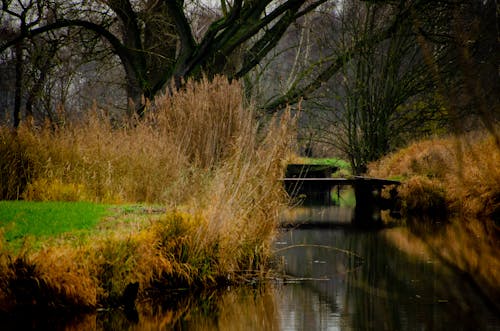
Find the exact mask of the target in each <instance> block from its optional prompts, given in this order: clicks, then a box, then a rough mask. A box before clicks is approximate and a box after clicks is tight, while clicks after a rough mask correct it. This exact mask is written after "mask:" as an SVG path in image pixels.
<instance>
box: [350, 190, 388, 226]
mask: <svg viewBox="0 0 500 331" xmlns="http://www.w3.org/2000/svg"><path fill="white" fill-rule="evenodd" d="M353 187H354V195H355V197H356V207H355V208H354V219H353V223H355V224H357V225H359V226H375V225H379V224H380V222H381V220H382V217H381V215H380V208H379V205H378V200H379V195H380V188H376V187H374V186H373V185H372V184H370V183H367V182H364V181H363V180H358V181H357V182H356V183H355V184H353Z"/></svg>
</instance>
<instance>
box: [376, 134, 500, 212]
mask: <svg viewBox="0 0 500 331" xmlns="http://www.w3.org/2000/svg"><path fill="white" fill-rule="evenodd" d="M499 161H500V150H499V148H498V146H497V145H496V144H495V140H494V137H492V136H491V135H490V134H488V133H483V134H480V133H474V134H469V135H467V136H462V137H452V138H441V139H431V140H426V141H420V142H417V143H415V144H412V145H410V146H409V147H407V148H405V149H402V150H400V151H398V152H396V153H394V154H393V155H390V156H388V157H386V158H384V159H382V160H380V161H378V162H375V163H373V164H372V165H371V166H370V172H369V173H370V175H373V176H381V177H397V178H402V179H403V182H404V183H403V185H402V186H401V188H400V193H401V196H402V198H403V200H405V201H406V203H407V207H408V208H409V210H410V211H411V210H414V211H417V212H426V211H429V210H431V211H437V210H439V209H444V210H447V211H449V212H451V213H454V214H461V215H465V216H468V217H491V216H492V215H495V214H496V213H499V211H500V167H498V164H499Z"/></svg>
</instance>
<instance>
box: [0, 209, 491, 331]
mask: <svg viewBox="0 0 500 331" xmlns="http://www.w3.org/2000/svg"><path fill="white" fill-rule="evenodd" d="M351 212H352V211H351V210H349V209H348V208H339V207H328V208H318V207H316V209H303V208H302V209H297V210H296V211H295V212H294V214H293V218H294V220H295V221H297V220H299V222H302V221H304V220H311V219H314V220H315V221H316V222H314V224H310V225H309V226H307V227H293V226H292V227H290V228H288V229H283V230H281V231H280V233H279V234H278V236H277V238H276V241H275V244H274V245H275V246H274V247H275V251H276V253H275V261H276V262H275V270H276V272H275V274H274V275H273V276H272V277H270V278H269V280H268V281H266V282H264V283H254V284H253V283H251V284H249V285H248V286H243V287H235V288H232V287H228V288H226V289H222V290H220V291H217V292H211V293H199V294H197V295H194V296H178V295H175V294H174V295H171V296H169V297H167V298H164V299H163V300H162V302H143V303H141V304H140V305H139V306H138V311H137V312H125V311H123V310H113V311H102V312H99V313H98V314H93V315H85V316H82V317H78V318H71V319H70V320H67V319H65V318H63V317H62V316H55V317H49V316H43V317H41V318H36V319H29V318H28V319H27V318H24V317H23V318H21V319H18V320H14V321H13V320H10V321H9V322H8V323H7V324H4V325H3V326H2V330H8V329H13V330H14V329H15V330H20V329H51V330H290V331H292V330H306V331H314V330H454V331H457V330H500V316H498V314H497V312H495V311H493V310H492V309H491V308H490V306H489V305H488V304H487V303H486V302H484V300H483V299H482V298H481V296H480V295H478V293H477V291H475V290H474V287H473V286H472V285H471V284H470V283H469V282H468V281H467V278H466V277H463V276H462V275H459V274H457V273H455V272H453V271H452V270H450V269H448V268H447V267H445V266H444V265H443V264H441V263H440V262H439V260H438V259H436V258H434V257H433V256H432V255H430V254H429V253H428V252H426V250H425V245H423V244H422V243H421V242H420V241H419V240H418V239H417V238H415V237H413V236H412V235H411V234H410V233H409V231H408V230H407V229H406V228H404V227H392V228H386V229H381V230H380V229H379V230H359V229H356V228H354V227H352V226H350V223H349V218H350V217H351ZM286 217H287V218H291V217H292V216H291V214H287V215H286ZM177 297H183V299H182V300H180V301H178V300H176V298H177Z"/></svg>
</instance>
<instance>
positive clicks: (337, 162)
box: [297, 157, 351, 177]
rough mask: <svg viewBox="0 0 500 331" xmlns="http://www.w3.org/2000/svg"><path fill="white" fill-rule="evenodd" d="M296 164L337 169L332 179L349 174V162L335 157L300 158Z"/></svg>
mask: <svg viewBox="0 0 500 331" xmlns="http://www.w3.org/2000/svg"><path fill="white" fill-rule="evenodd" d="M297 163H302V164H316V165H327V166H335V167H338V168H339V170H338V171H337V173H336V174H334V177H345V176H347V175H350V174H351V165H350V164H349V162H347V161H345V160H342V159H339V158H335V157H331V158H313V157H300V158H298V160H297Z"/></svg>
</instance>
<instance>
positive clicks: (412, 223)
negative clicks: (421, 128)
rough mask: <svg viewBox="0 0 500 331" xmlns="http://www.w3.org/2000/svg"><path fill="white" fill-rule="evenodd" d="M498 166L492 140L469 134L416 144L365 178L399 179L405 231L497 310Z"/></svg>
mask: <svg viewBox="0 0 500 331" xmlns="http://www.w3.org/2000/svg"><path fill="white" fill-rule="evenodd" d="M496 134H497V135H498V134H499V133H498V131H497V132H496ZM498 164H500V146H499V145H498V143H497V141H496V140H495V138H494V136H492V135H491V134H490V133H474V134H468V135H466V136H462V137H449V138H436V139H430V140H425V141H419V142H416V143H414V144H412V145H410V146H408V147H407V148H404V149H402V150H400V151H397V152H396V153H394V154H392V155H389V156H387V157H386V158H383V159H382V160H380V161H378V162H375V163H373V164H371V165H370V170H369V175H371V176H377V177H386V178H391V177H392V178H397V179H400V180H402V183H403V184H402V185H401V186H400V187H399V188H398V193H399V197H400V198H401V199H402V210H403V213H404V214H405V216H406V224H407V225H408V227H409V229H410V230H411V232H412V233H413V234H414V235H415V234H416V235H417V236H419V237H420V238H421V239H423V242H425V244H426V245H427V248H428V249H429V250H430V251H431V252H432V253H433V254H435V255H436V256H437V257H439V258H440V259H441V260H442V261H443V263H445V264H447V265H449V266H450V267H452V268H454V269H456V270H457V271H458V272H461V273H463V275H464V277H467V278H468V279H469V280H470V281H471V282H472V283H473V284H475V286H477V290H478V292H480V293H482V294H483V296H484V297H485V298H489V300H490V302H491V305H493V306H496V309H497V311H500V307H499V306H498V304H497V302H498V300H499V299H500V287H499V285H498V284H499V280H500V258H499V257H498V247H499V245H500V167H499V166H498ZM415 219H417V220H415Z"/></svg>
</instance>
